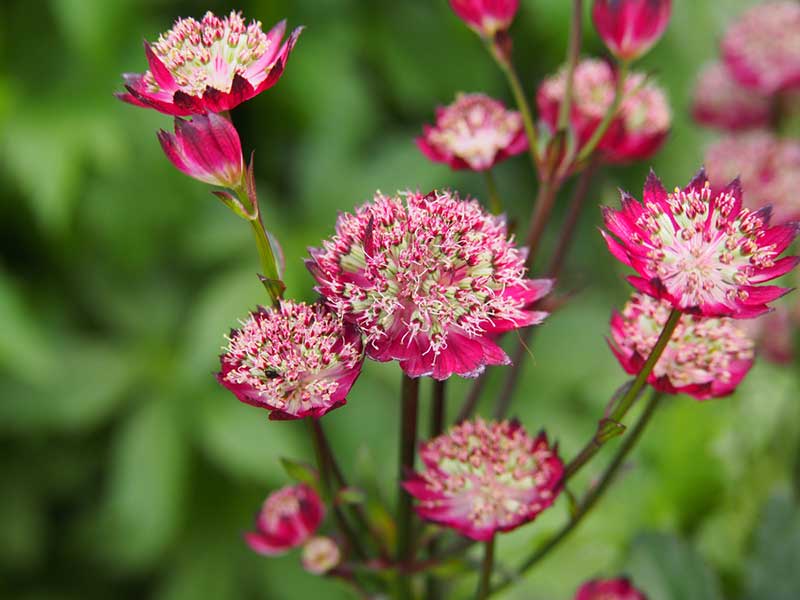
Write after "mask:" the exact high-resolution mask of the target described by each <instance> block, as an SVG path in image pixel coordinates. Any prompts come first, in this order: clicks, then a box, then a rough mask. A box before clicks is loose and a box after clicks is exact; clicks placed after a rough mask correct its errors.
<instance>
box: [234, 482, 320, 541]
mask: <svg viewBox="0 0 800 600" xmlns="http://www.w3.org/2000/svg"><path fill="white" fill-rule="evenodd" d="M324 516H325V506H324V505H323V504H322V500H320V497H319V496H318V495H317V493H316V492H315V491H314V490H313V489H312V488H311V487H309V486H307V485H305V484H299V485H291V486H287V487H284V488H281V489H279V490H278V491H276V492H273V493H272V494H270V495H269V497H268V498H267V500H266V501H265V502H264V504H263V506H262V507H261V511H260V512H259V513H258V516H257V517H256V531H253V532H250V533H246V534H245V536H244V539H245V541H246V542H247V545H248V546H250V548H252V549H253V550H254V551H255V552H258V553H259V554H264V555H266V556H274V555H276V554H283V553H284V552H286V551H288V550H291V549H292V548H297V547H298V546H302V545H303V544H304V543H306V541H307V540H308V539H309V538H311V536H313V535H314V532H315V531H316V530H317V528H318V527H319V526H320V523H322V519H323V517H324Z"/></svg>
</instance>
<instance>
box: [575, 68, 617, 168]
mask: <svg viewBox="0 0 800 600" xmlns="http://www.w3.org/2000/svg"><path fill="white" fill-rule="evenodd" d="M618 66H619V68H618V70H617V85H616V89H615V90H614V102H613V103H612V105H611V108H609V109H608V112H607V113H606V114H605V116H604V117H603V120H602V121H600V124H599V125H598V126H597V129H595V130H594V133H593V134H592V137H590V138H589V141H588V142H586V144H585V145H584V146H583V148H581V150H580V152H578V158H577V159H576V162H577V163H579V164H580V163H582V162H583V161H585V160H587V159H588V158H589V157H590V156H591V155H592V153H593V152H594V151H595V150H596V149H597V146H598V144H600V141H601V140H602V139H603V136H604V135H605V134H606V132H607V131H608V128H609V127H610V126H611V123H612V122H613V121H614V118H615V117H616V116H617V113H618V112H619V108H620V106H621V105H622V97H623V96H624V95H625V80H626V79H627V78H628V69H629V67H630V61H627V60H620V61H619V63H618Z"/></svg>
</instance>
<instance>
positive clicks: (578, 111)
mask: <svg viewBox="0 0 800 600" xmlns="http://www.w3.org/2000/svg"><path fill="white" fill-rule="evenodd" d="M616 84H617V73H615V72H614V70H613V69H612V68H611V65H609V64H608V63H607V62H605V61H602V60H596V59H587V60H583V61H581V62H580V63H578V65H577V67H576V69H575V73H574V80H573V94H574V96H573V102H572V105H571V114H570V126H571V128H572V130H573V133H574V134H575V137H576V139H577V142H578V144H579V146H580V147H582V146H584V145H585V144H586V143H587V142H588V141H589V140H590V139H591V137H592V135H593V134H594V132H595V130H596V129H597V127H598V126H599V125H600V123H601V122H602V121H603V118H604V117H605V115H606V113H607V112H608V111H609V110H610V109H611V106H612V105H613V103H614V95H615V88H616ZM565 91H566V70H565V69H561V70H560V71H559V72H558V73H557V74H556V75H555V76H553V77H550V78H548V79H545V80H544V82H542V85H541V86H540V87H539V90H538V93H537V95H536V103H537V105H538V107H539V113H540V115H541V119H542V120H543V121H544V122H545V123H546V124H547V125H548V126H549V128H550V130H551V131H555V129H556V126H557V123H558V113H559V109H560V107H561V103H562V101H563V99H564V94H565ZM671 122H672V115H671V112H670V108H669V103H668V102H667V99H666V96H665V95H664V92H663V91H662V90H661V88H660V87H658V86H657V85H655V84H654V83H650V82H647V81H646V79H645V76H644V75H642V74H639V73H632V74H631V75H630V76H629V77H628V78H627V79H626V81H625V98H624V100H623V102H622V105H621V107H620V112H619V115H617V116H616V118H615V119H614V120H613V121H612V122H611V125H610V126H609V128H608V131H607V132H606V133H605V135H604V136H603V138H602V139H601V140H600V143H599V144H598V150H599V152H600V153H601V155H602V158H603V159H604V160H605V162H609V163H621V162H630V161H636V160H644V159H646V158H649V157H650V156H652V155H653V154H655V153H656V152H657V151H658V149H659V148H660V147H661V145H662V144H663V142H664V140H665V139H666V138H667V135H668V133H669V129H670V125H671Z"/></svg>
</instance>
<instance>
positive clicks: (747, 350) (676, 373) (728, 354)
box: [609, 294, 754, 400]
mask: <svg viewBox="0 0 800 600" xmlns="http://www.w3.org/2000/svg"><path fill="white" fill-rule="evenodd" d="M671 309H672V306H671V305H670V303H669V302H667V301H665V300H656V299H654V298H651V297H649V296H645V295H642V294H634V295H633V297H632V298H631V299H630V300H629V301H628V303H627V304H626V305H625V308H624V309H623V311H622V313H621V314H620V313H618V312H614V315H613V316H612V318H611V336H612V341H611V342H610V343H609V345H610V346H611V350H612V351H613V352H614V354H615V356H616V357H617V360H619V362H620V364H621V365H622V368H623V369H625V371H626V372H627V373H629V374H631V375H635V374H637V373H638V372H639V371H641V369H642V366H643V365H644V362H645V361H646V360H647V357H648V356H649V355H650V352H651V351H652V349H653V346H655V344H656V340H657V339H658V336H659V335H660V334H661V330H662V329H663V328H664V325H665V324H666V322H667V319H669V314H670V312H671ZM740 323H741V322H740V321H737V320H734V319H730V318H715V317H700V316H697V315H683V316H682V317H681V320H680V321H679V322H678V326H677V327H676V329H675V332H674V333H673V334H672V337H671V338H670V341H669V343H668V344H667V346H666V348H665V349H664V353H663V354H662V355H661V358H659V360H658V362H657V363H656V366H655V368H654V369H653V371H652V373H650V376H649V377H648V379H647V382H648V383H649V384H650V385H652V386H653V387H654V388H655V389H657V390H659V391H661V392H665V393H668V394H681V393H683V394H688V395H690V396H692V397H694V398H695V399H697V400H708V399H709V398H719V397H721V396H727V395H728V394H731V393H733V391H734V390H735V389H736V388H737V387H738V385H739V383H741V381H742V379H744V377H745V375H747V373H748V372H749V371H750V367H752V366H753V346H754V344H753V340H752V339H751V338H750V337H749V335H748V334H747V333H746V331H745V329H744V326H743V325H740Z"/></svg>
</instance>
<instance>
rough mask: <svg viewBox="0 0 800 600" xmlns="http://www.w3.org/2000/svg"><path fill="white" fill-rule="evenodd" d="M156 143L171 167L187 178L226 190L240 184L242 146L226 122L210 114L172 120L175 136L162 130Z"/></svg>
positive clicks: (224, 119)
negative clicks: (162, 150) (159, 144)
mask: <svg viewBox="0 0 800 600" xmlns="http://www.w3.org/2000/svg"><path fill="white" fill-rule="evenodd" d="M158 141H159V142H161V147H162V148H163V149H164V154H166V155H167V158H168V159H169V160H170V161H171V162H172V164H173V165H175V167H177V168H178V170H180V171H183V172H184V173H186V174H187V175H188V176H189V177H194V178H195V179H197V180H199V181H203V182H205V183H210V184H211V185H218V186H221V187H228V188H236V187H238V186H240V185H241V184H242V175H243V173H244V159H243V158H242V145H241V142H240V141H239V134H238V133H237V132H236V128H235V127H234V126H233V124H232V123H231V122H230V121H228V119H226V118H224V117H220V116H219V115H216V114H214V113H209V114H208V115H194V116H193V117H192V119H191V120H186V119H181V118H178V117H175V133H174V134H172V133H168V132H166V131H164V130H163V129H162V130H161V131H159V132H158Z"/></svg>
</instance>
